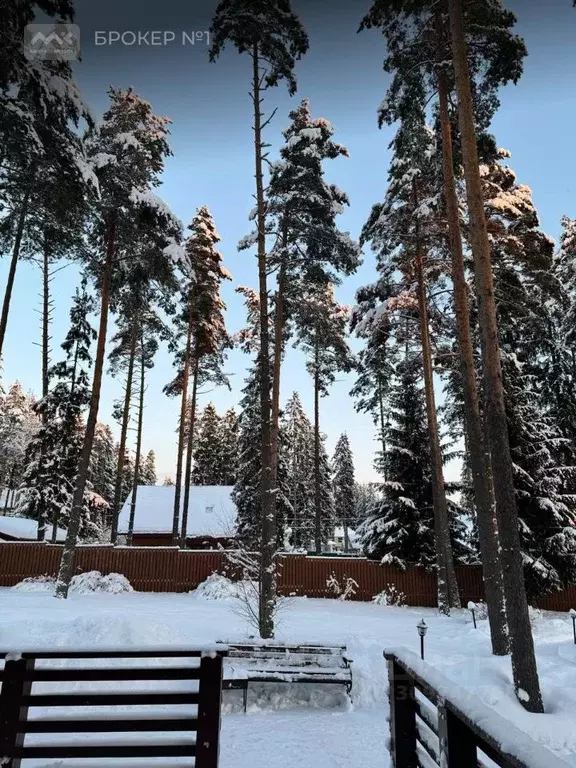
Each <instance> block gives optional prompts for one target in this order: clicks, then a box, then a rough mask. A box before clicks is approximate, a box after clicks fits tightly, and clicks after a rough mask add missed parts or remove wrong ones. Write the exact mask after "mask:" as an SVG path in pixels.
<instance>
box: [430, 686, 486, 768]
mask: <svg viewBox="0 0 576 768" xmlns="http://www.w3.org/2000/svg"><path fill="white" fill-rule="evenodd" d="M437 709H438V741H439V743H440V764H441V765H442V766H444V768H477V765H478V754H477V750H476V737H475V735H474V733H473V732H472V731H471V730H470V728H468V726H467V725H466V723H463V722H462V720H460V718H459V717H458V716H457V715H456V714H454V712H452V711H451V710H450V709H449V708H448V707H447V706H446V704H445V702H444V701H442V700H440V701H438V705H437Z"/></svg>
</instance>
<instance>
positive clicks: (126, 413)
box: [110, 321, 137, 544]
mask: <svg viewBox="0 0 576 768" xmlns="http://www.w3.org/2000/svg"><path fill="white" fill-rule="evenodd" d="M136 337H137V324H136V321H134V326H133V328H132V337H131V339H130V357H129V358H128V371H127V373H126V391H125V393H124V408H123V410H122V427H121V429H120V445H119V447H118V461H117V463H116V483H115V485H114V502H113V506H112V530H111V532H110V540H111V542H112V544H116V541H117V540H118V517H119V515H120V507H121V505H122V480H123V479H124V461H125V459H126V440H127V438H128V424H129V422H130V403H131V401H132V388H133V386H132V383H133V380H134V362H135V360H136Z"/></svg>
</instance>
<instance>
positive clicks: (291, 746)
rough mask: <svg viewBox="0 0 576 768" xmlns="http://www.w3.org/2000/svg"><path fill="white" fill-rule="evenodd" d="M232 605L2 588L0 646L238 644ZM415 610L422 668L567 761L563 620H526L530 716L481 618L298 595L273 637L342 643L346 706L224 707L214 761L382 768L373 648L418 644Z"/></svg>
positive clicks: (568, 652)
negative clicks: (348, 674) (531, 676)
mask: <svg viewBox="0 0 576 768" xmlns="http://www.w3.org/2000/svg"><path fill="white" fill-rule="evenodd" d="M234 606H235V602H234V601H233V600H230V599H220V600H207V599H204V598H202V597H200V596H198V595H194V594H190V595H178V594H142V593H136V592H134V593H128V594H120V595H113V594H95V595H84V594H73V595H71V596H70V598H69V599H68V600H67V601H59V600H55V599H54V598H53V597H52V596H51V594H50V593H49V592H44V593H42V592H26V591H19V590H14V589H12V590H11V589H0V649H1V650H2V651H21V650H24V649H33V648H42V647H43V648H46V647H70V648H73V647H76V648H78V647H80V648H86V647H98V646H100V647H110V646H121V647H125V648H129V647H143V646H156V647H166V646H170V645H176V646H179V647H191V646H194V645H195V644H203V645H206V644H209V643H212V642H214V641H218V640H229V641H234V640H245V639H246V638H247V637H248V635H249V634H250V633H251V630H250V629H249V628H248V627H247V626H246V624H245V621H244V620H243V619H242V618H241V616H239V615H238V612H237V611H236V610H235V607H234ZM422 617H424V618H425V620H426V622H427V624H428V625H429V627H430V629H429V631H428V635H427V637H426V647H427V656H426V660H427V661H428V662H429V663H430V664H432V665H433V666H435V667H436V668H437V669H439V670H440V671H442V672H443V673H444V674H446V675H447V676H448V677H449V678H451V679H452V680H454V681H456V682H457V683H459V684H460V685H461V686H462V687H464V688H465V689H467V690H469V691H471V692H473V693H475V694H476V695H478V696H479V697H480V698H481V699H482V700H483V701H484V703H486V704H487V705H488V706H489V707H490V708H491V709H492V710H494V711H496V712H498V713H500V714H501V715H502V716H503V717H505V718H508V719H509V720H511V721H513V722H514V723H515V724H516V725H517V726H518V727H519V728H521V729H522V730H523V731H524V732H525V733H527V734H530V736H531V737H532V738H534V739H536V740H537V741H539V742H540V743H541V744H543V745H545V746H547V747H549V748H551V749H553V750H554V751H555V752H556V753H557V754H558V755H559V756H561V757H563V758H564V760H565V761H566V762H567V764H569V765H573V766H576V645H574V643H573V638H572V624H571V622H570V620H569V618H568V616H563V615H560V614H551V613H547V614H544V613H543V614H538V613H537V614H536V615H535V620H534V634H535V640H536V644H537V652H538V663H539V670H540V675H541V680H542V687H543V692H544V699H545V705H546V712H547V714H545V715H530V714H528V713H526V712H525V711H524V710H523V709H522V708H521V707H520V705H519V704H518V703H517V701H516V700H515V697H514V694H513V691H512V686H511V672H510V662H509V659H500V658H494V657H492V656H491V655H490V652H489V642H488V636H487V626H486V622H479V625H478V629H477V630H474V628H473V626H472V623H471V619H470V617H469V614H468V612H466V611H462V612H458V614H457V615H455V616H453V617H452V618H445V617H440V616H438V615H437V614H436V612H435V611H433V610H431V609H414V608H395V607H384V606H379V605H372V604H366V603H352V602H346V603H344V602H340V601H337V600H311V599H306V598H296V599H293V600H291V601H290V603H289V605H288V606H287V607H286V608H285V610H284V611H283V614H282V616H281V620H280V621H281V623H280V626H279V631H278V636H277V639H278V640H282V641H285V642H307V643H330V644H340V643H342V644H346V645H347V646H348V655H349V656H350V657H351V658H352V659H353V660H354V663H353V673H354V687H353V698H354V706H353V708H352V709H351V710H350V709H347V708H346V707H343V706H340V707H332V708H330V707H328V706H323V708H317V706H318V704H319V702H320V701H321V700H319V699H318V698H312V700H311V702H310V707H311V706H314V705H316V708H313V709H312V708H310V707H309V708H307V709H306V708H303V707H300V708H299V709H292V710H286V709H283V710H282V711H280V710H281V708H282V706H283V703H285V700H283V699H282V698H281V697H276V698H274V697H272V708H270V709H267V710H266V711H263V710H262V708H261V707H257V706H254V704H253V705H252V706H251V707H250V708H249V713H248V714H247V715H244V714H238V713H233V714H226V715H225V716H224V718H223V725H222V760H221V765H222V768H296V766H298V768H300V766H308V765H314V766H315V768H340V766H352V767H353V766H366V767H368V766H369V767H370V768H372V767H373V768H376V767H377V766H378V767H380V768H388V757H387V753H386V746H385V745H386V739H387V736H388V724H387V722H386V717H387V703H386V696H387V679H386V667H385V663H384V660H383V658H382V650H383V648H385V647H387V646H388V647H390V646H394V647H397V646H405V647H407V648H409V649H411V650H414V651H417V650H418V635H417V631H416V624H417V622H418V621H419V620H420V619H421V618H422ZM304 687H305V686H300V688H304ZM230 695H234V694H233V693H231V694H230ZM288 702H289V700H288ZM326 703H327V702H326V701H323V702H322V704H323V705H326ZM228 708H229V709H230V708H232V709H233V707H228ZM104 762H105V761H103V763H104ZM116 763H117V761H116ZM31 765H32V764H31ZM39 765H43V766H44V765H46V763H44V762H42V763H36V766H39ZM52 765H54V763H52ZM126 765H136V763H135V762H132V761H126ZM147 765H150V766H153V765H154V761H147Z"/></svg>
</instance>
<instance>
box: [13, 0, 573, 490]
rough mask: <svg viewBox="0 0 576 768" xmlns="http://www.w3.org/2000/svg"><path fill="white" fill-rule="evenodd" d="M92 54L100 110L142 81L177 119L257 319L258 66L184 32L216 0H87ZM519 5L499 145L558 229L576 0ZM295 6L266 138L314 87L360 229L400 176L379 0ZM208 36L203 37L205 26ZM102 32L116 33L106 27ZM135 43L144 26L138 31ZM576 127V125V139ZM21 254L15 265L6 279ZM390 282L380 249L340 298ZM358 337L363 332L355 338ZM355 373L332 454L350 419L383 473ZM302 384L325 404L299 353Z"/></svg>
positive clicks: (36, 304)
mask: <svg viewBox="0 0 576 768" xmlns="http://www.w3.org/2000/svg"><path fill="white" fill-rule="evenodd" d="M76 4H77V23H78V24H79V26H80V28H81V34H82V48H83V61H82V62H81V63H79V64H78V66H77V67H76V73H77V77H78V80H79V82H80V85H81V87H82V89H83V92H84V95H85V98H86V100H87V101H88V102H89V103H90V104H91V106H92V108H93V111H94V112H95V114H96V115H97V116H99V115H100V114H101V113H102V112H103V110H104V109H105V108H106V104H107V97H106V90H107V88H108V86H109V85H114V86H117V87H128V86H133V87H134V89H135V90H136V91H137V92H138V93H139V94H140V95H141V96H143V97H144V98H146V99H148V100H149V101H150V102H151V103H152V106H153V108H154V111H155V112H156V113H158V114H163V115H168V116H169V117H171V118H172V120H173V123H174V124H173V126H172V142H171V143H172V149H173V151H174V157H173V158H171V159H170V160H169V161H168V163H167V165H166V172H165V174H164V184H163V187H161V189H160V192H159V194H160V195H161V196H163V197H164V199H165V200H166V201H167V202H168V203H169V204H170V206H171V207H172V208H173V210H174V211H175V213H176V214H177V215H178V216H179V217H180V218H181V219H182V220H183V221H184V223H185V224H188V223H189V221H190V219H191V217H192V216H193V214H194V213H195V211H196V208H197V207H199V206H200V205H208V206H209V208H210V209H211V211H212V214H213V216H214V218H215V221H216V225H217V227H218V230H219V232H220V234H221V236H222V242H221V244H220V249H221V251H222V253H223V255H224V260H225V264H226V266H227V267H228V269H229V270H230V271H231V273H232V275H233V278H234V279H233V281H232V283H231V284H230V285H228V286H226V288H225V290H224V298H225V300H226V302H227V305H228V312H227V325H228V328H229V330H230V331H231V332H234V331H236V330H238V329H239V328H240V327H241V326H242V324H243V322H244V310H243V305H242V301H241V297H239V296H237V295H235V294H234V288H235V287H236V286H237V285H248V286H255V285H256V278H257V275H256V261H255V256H254V254H253V253H252V252H241V253H239V252H238V251H237V248H236V246H237V243H238V240H239V239H240V238H241V237H242V236H243V235H245V234H246V233H247V232H248V231H249V230H250V223H249V222H248V213H249V211H250V210H251V209H252V207H253V205H254V201H253V197H252V195H253V191H254V179H253V173H254V171H253V146H252V134H251V114H250V110H251V105H250V101H249V98H248V95H247V91H248V88H249V77H250V71H249V63H248V60H247V59H246V57H241V56H239V55H238V54H237V53H236V52H235V50H234V49H232V48H230V50H229V51H227V52H225V54H224V55H223V57H222V58H221V60H220V61H218V62H216V63H214V64H211V63H209V62H208V54H207V46H206V42H205V38H204V40H198V41H197V42H196V43H195V45H191V44H189V43H188V44H186V45H182V33H183V32H186V33H187V35H188V38H187V39H190V37H192V36H193V33H194V32H198V33H202V32H205V31H207V30H208V28H209V25H210V18H211V15H212V12H213V10H214V7H215V5H216V2H215V0H196V1H195V2H193V3H192V2H188V3H183V2H181V0H163V2H161V3H149V4H148V3H143V2H140V0H138V2H136V0H124V1H123V2H118V0H99V1H98V2H93V0H77V2H76ZM508 5H509V6H510V7H511V8H512V9H513V10H514V11H515V12H516V14H517V16H518V27H517V29H518V32H519V33H520V34H522V35H523V36H524V37H525V39H526V42H527V46H528V51H529V56H528V59H527V61H526V64H525V72H524V76H523V78H522V80H521V81H520V83H519V85H518V86H511V87H508V88H506V89H505V90H504V92H503V93H502V106H501V109H500V111H499V113H498V115H497V117H496V119H495V121H494V124H493V130H494V133H495V134H496V136H497V139H498V142H499V144H500V145H501V146H504V147H506V148H508V149H510V150H511V152H512V159H511V165H512V167H513V168H514V169H515V171H516V172H517V175H518V178H519V180H520V181H521V182H522V183H526V184H528V185H530V186H531V187H532V189H533V192H534V199H535V202H536V205H537V208H538V210H539V212H540V215H541V220H542V225H543V227H544V229H545V230H546V231H547V232H548V233H549V234H551V235H552V236H554V237H556V238H557V237H558V234H559V231H560V218H561V216H562V215H563V214H567V215H571V216H576V194H575V190H576V181H575V179H576V150H575V146H574V145H575V141H574V125H575V118H576V90H575V83H576V45H575V43H576V10H575V9H573V8H572V2H571V0H546V2H542V1H541V0H510V2H509V3H508ZM293 7H294V9H295V10H296V11H297V12H298V13H299V15H300V18H301V19H302V21H303V23H304V24H305V26H306V27H307V30H308V33H309V36H310V52H309V53H308V55H307V56H306V57H305V58H304V59H303V60H302V61H301V62H299V63H298V65H297V69H296V74H297V77H298V86H299V87H298V93H297V95H296V96H295V97H293V98H292V99H290V97H289V96H288V95H287V93H286V90H285V88H284V86H282V85H281V86H279V87H278V88H274V89H270V90H269V91H268V92H267V93H266V96H265V99H266V100H265V108H266V110H267V111H270V110H272V109H274V108H277V113H276V115H275V117H274V119H273V121H272V123H271V124H270V126H269V127H268V128H267V130H266V140H267V141H268V142H270V143H271V144H272V147H271V149H270V153H271V156H272V157H274V156H275V155H276V152H277V149H278V147H279V146H280V144H281V142H282V136H281V131H282V130H283V129H284V128H286V126H287V125H288V112H289V110H290V109H291V108H292V106H293V105H295V104H296V103H297V100H299V99H301V98H304V97H306V98H309V99H310V100H311V108H312V112H313V115H314V116H316V117H320V116H322V117H326V118H327V119H328V120H330V121H331V122H332V124H333V125H334V128H335V138H336V140H338V141H340V142H341V143H343V144H344V145H345V146H347V147H348V149H349V151H350V158H349V159H343V158H342V159H339V160H336V161H331V162H330V163H329V164H327V166H326V170H327V177H328V179H329V180H330V181H333V182H335V183H337V184H338V186H340V187H341V188H342V189H344V190H345V191H346V192H347V193H348V195H349V197H350V201H351V206H350V208H349V210H347V211H346V213H345V214H344V215H343V216H341V217H340V226H341V228H343V229H345V230H348V231H350V233H351V234H352V236H354V237H358V235H359V232H360V229H361V227H362V224H363V223H364V221H365V219H366V217H367V215H368V213H369V210H370V207H371V205H372V204H373V203H374V202H376V201H378V200H381V199H382V197H383V195H384V192H385V187H386V174H387V166H388V162H389V153H388V149H387V146H388V143H389V141H390V139H391V137H392V131H391V130H390V129H387V128H385V129H383V130H378V127H377V123H376V109H377V106H378V104H379V103H380V101H381V100H382V97H383V95H384V92H385V89H386V85H387V80H386V77H387V76H386V75H385V73H383V71H382V61H383V58H384V53H385V52H384V46H383V41H382V39H381V38H380V36H379V35H378V34H377V33H375V32H363V33H362V34H360V35H357V34H356V29H357V27H358V24H359V21H360V20H361V18H362V16H363V14H364V13H365V11H366V10H367V8H368V7H369V0H338V2H329V0H293ZM138 31H140V32H142V33H144V32H146V31H168V32H170V31H171V32H174V33H175V38H176V39H175V41H174V42H173V43H171V44H169V45H166V46H157V47H153V46H150V45H148V46H146V45H141V46H137V45H132V46H130V45H122V44H120V43H116V44H115V45H111V46H109V45H98V46H96V45H95V33H96V32H107V33H108V32H120V33H122V32H136V33H137V32H138ZM198 37H202V35H200V34H199V35H198ZM99 39H102V36H100V37H99ZM125 40H127V41H129V40H130V36H125ZM571 137H572V138H571ZM7 264H8V260H7V259H6V258H4V259H3V260H2V261H1V262H0V286H1V287H2V289H3V286H4V283H5V279H6V272H7ZM373 279H374V262H373V258H372V256H371V254H370V253H369V252H368V253H366V254H365V262H364V265H363V266H362V268H361V269H360V270H359V271H358V273H357V274H356V275H354V276H352V277H350V278H348V279H346V280H345V281H344V283H343V284H342V286H341V287H340V288H339V289H338V290H337V296H338V298H339V300H340V301H342V302H344V303H347V304H352V303H353V302H354V294H355V291H356V289H357V288H358V287H359V286H360V285H363V284H364V283H366V282H368V281H371V280H373ZM77 280H78V276H77V272H76V269H75V267H73V266H70V267H67V268H66V269H64V270H63V271H62V272H60V273H59V274H58V275H57V276H56V277H55V279H54V282H53V284H52V288H53V297H54V302H55V313H54V323H53V328H52V335H53V359H58V356H59V351H60V350H59V344H60V343H61V341H62V340H63V338H64V335H65V333H66V330H67V323H68V311H69V307H70V298H71V296H72V294H73V291H74V287H75V285H76V283H77ZM39 291H40V275H39V270H38V269H37V268H36V267H35V266H34V265H32V264H25V263H23V264H21V265H20V266H19V268H18V274H17V277H16V287H15V291H14V299H13V302H12V307H11V314H10V319H9V325H8V332H7V340H6V345H5V353H4V361H3V368H4V374H3V377H4V383H5V385H6V384H7V383H9V382H11V381H13V380H14V379H19V380H20V381H21V382H22V384H23V386H24V387H25V388H27V389H32V390H34V391H36V392H38V391H39V389H40V348H39V347H38V346H36V344H37V342H38V341H39V336H40V329H39V322H40V318H39V315H38V314H37V310H39V309H40V299H39V296H38V293H39ZM353 346H354V347H355V348H357V344H355V343H353ZM247 364H249V358H247V357H246V356H245V355H243V354H242V353H241V352H239V351H236V352H233V353H232V354H231V356H230V358H229V361H228V370H229V371H230V373H231V374H233V375H232V391H231V392H228V391H226V390H224V389H219V390H215V391H212V392H207V393H205V394H203V396H202V398H201V405H202V404H206V403H207V402H209V400H213V401H214V403H215V404H216V406H217V408H218V409H219V410H224V409H225V408H227V407H229V406H231V405H236V404H237V402H238V399H239V391H240V389H241V387H242V382H243V378H244V373H245V369H246V365H247ZM171 376H172V366H171V359H170V356H169V355H168V353H167V351H166V350H162V351H161V352H160V353H159V355H158V357H157V360H156V366H155V368H154V370H153V371H152V372H151V374H150V375H149V380H148V390H147V398H146V406H147V407H146V413H145V435H144V447H145V449H146V450H148V449H150V448H153V449H154V450H155V451H156V454H157V468H158V472H159V475H161V476H162V475H165V474H170V475H173V474H174V464H175V434H174V433H175V429H176V421H177V411H178V409H177V403H176V402H175V401H170V400H168V399H167V398H166V397H165V396H164V395H163V394H162V387H163V385H164V384H165V383H166V382H167V381H168V380H169V379H170V378H171ZM352 383H353V380H352V378H351V377H346V376H343V377H342V378H341V379H340V380H339V381H337V382H336V384H335V385H334V386H333V388H332V391H331V394H330V396H329V397H327V398H325V399H324V400H323V401H322V403H321V427H322V430H323V431H324V432H325V433H326V435H327V438H328V449H329V451H330V453H331V452H332V450H333V448H334V445H335V443H336V440H337V439H338V436H339V434H340V433H341V432H342V431H346V432H347V433H348V435H349V438H350V441H351V444H352V448H353V450H354V454H355V459H356V471H357V477H358V479H360V480H370V479H376V477H375V474H374V471H373V469H372V459H373V451H374V447H375V442H374V430H373V427H372V423H371V420H370V418H368V417H366V416H362V415H357V414H356V413H355V410H354V404H353V402H352V400H351V398H350V397H349V395H348V392H349V390H350V387H351V386H352ZM293 390H297V391H298V392H299V393H300V396H301V398H302V400H303V402H304V405H305V407H306V408H307V410H308V412H309V414H310V415H312V390H311V382H310V379H309V377H308V375H307V373H306V371H305V368H304V360H303V359H302V357H301V356H300V354H299V353H297V352H293V351H291V352H289V354H288V356H287V359H286V362H285V364H284V367H283V387H282V398H283V400H285V399H286V398H287V397H288V396H289V394H290V393H291V392H292V391H293ZM120 391H121V387H120V382H116V381H114V380H112V379H110V377H107V378H106V380H105V383H104V389H103V397H102V402H101V410H100V419H101V420H102V421H106V422H108V423H110V424H111V425H113V421H112V416H111V411H112V403H113V400H114V398H116V397H118V395H119V393H120Z"/></svg>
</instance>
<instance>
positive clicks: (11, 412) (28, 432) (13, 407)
mask: <svg viewBox="0 0 576 768" xmlns="http://www.w3.org/2000/svg"><path fill="white" fill-rule="evenodd" d="M34 409H35V400H34V399H33V398H32V397H31V396H30V395H27V394H26V393H25V392H24V390H23V388H22V385H21V384H20V382H19V381H16V382H14V384H12V385H11V386H10V387H9V388H8V391H7V393H6V394H5V395H4V397H3V398H2V400H1V402H0V471H1V476H2V483H3V485H4V487H5V488H6V490H7V492H8V491H12V494H11V497H12V499H13V498H14V490H15V489H16V488H18V487H19V485H20V481H21V477H22V471H23V469H24V462H25V456H26V451H27V449H28V446H29V444H30V442H31V440H33V439H34V437H35V435H36V433H37V431H38V429H39V426H40V424H39V421H38V417H37V415H36V413H35V410H34ZM8 495H10V494H8V493H7V499H6V501H7V502H8Z"/></svg>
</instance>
